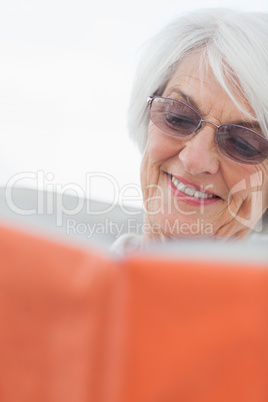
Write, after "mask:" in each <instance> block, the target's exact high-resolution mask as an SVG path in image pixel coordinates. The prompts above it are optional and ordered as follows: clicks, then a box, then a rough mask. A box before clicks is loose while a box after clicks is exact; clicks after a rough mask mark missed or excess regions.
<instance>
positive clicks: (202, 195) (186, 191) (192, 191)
mask: <svg viewBox="0 0 268 402" xmlns="http://www.w3.org/2000/svg"><path fill="white" fill-rule="evenodd" d="M171 180H172V183H173V184H174V186H175V187H176V188H177V189H178V190H180V191H181V192H182V193H184V194H187V195H189V196H191V197H195V198H212V197H215V195H213V194H207V193H202V191H198V190H195V189H194V188H192V187H187V186H186V185H185V184H183V183H182V182H181V181H179V180H178V179H175V177H174V176H172V179H171Z"/></svg>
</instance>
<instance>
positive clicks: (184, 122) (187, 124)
mask: <svg viewBox="0 0 268 402" xmlns="http://www.w3.org/2000/svg"><path fill="white" fill-rule="evenodd" d="M166 123H167V125H168V126H169V127H172V128H174V129H175V130H176V129H177V130H180V129H192V127H194V122H193V120H192V119H189V118H187V117H186V116H180V115H174V114H168V115H166Z"/></svg>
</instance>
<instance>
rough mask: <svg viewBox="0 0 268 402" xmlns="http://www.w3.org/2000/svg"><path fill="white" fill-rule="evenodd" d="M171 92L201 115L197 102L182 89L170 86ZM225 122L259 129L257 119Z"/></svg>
mask: <svg viewBox="0 0 268 402" xmlns="http://www.w3.org/2000/svg"><path fill="white" fill-rule="evenodd" d="M170 91H171V92H175V93H176V94H177V95H179V96H180V97H181V98H182V99H183V100H184V101H185V102H186V103H188V104H189V105H190V106H192V107H193V108H194V109H196V111H197V112H198V113H199V114H200V115H202V114H201V113H200V111H199V107H198V106H197V103H196V102H195V101H194V99H193V98H191V96H189V95H187V94H185V93H184V92H183V91H181V90H180V89H177V88H174V87H171V88H170ZM225 124H234V125H236V126H242V127H245V128H249V129H251V130H259V131H262V130H261V126H260V124H259V123H258V122H257V121H244V120H238V121H235V122H233V123H225Z"/></svg>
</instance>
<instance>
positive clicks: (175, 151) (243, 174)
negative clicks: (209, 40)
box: [141, 56, 268, 239]
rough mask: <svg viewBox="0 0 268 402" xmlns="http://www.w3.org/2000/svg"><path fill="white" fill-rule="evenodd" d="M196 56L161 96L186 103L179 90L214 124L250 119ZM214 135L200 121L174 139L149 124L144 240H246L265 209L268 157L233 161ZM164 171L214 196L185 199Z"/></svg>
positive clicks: (211, 128)
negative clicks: (193, 129)
mask: <svg viewBox="0 0 268 402" xmlns="http://www.w3.org/2000/svg"><path fill="white" fill-rule="evenodd" d="M196 57H198V56H191V57H188V58H186V59H185V60H184V61H183V62H182V63H180V65H179V66H178V68H177V70H176V71H175V72H174V74H173V75H172V77H171V79H170V80H169V82H168V84H167V86H166V88H165V90H164V93H163V94H162V96H165V97H170V98H175V99H178V100H182V101H184V102H185V99H182V98H181V95H179V94H178V93H177V92H176V91H178V90H179V91H182V92H183V93H184V94H186V95H187V96H189V97H190V98H191V99H192V100H193V101H194V103H195V105H192V106H193V107H195V108H196V107H197V108H198V109H197V110H198V112H199V113H200V114H201V116H202V118H203V119H205V120H208V121H210V122H212V123H215V124H217V125H220V124H224V123H233V124H237V122H241V121H244V122H251V121H253V120H252V119H250V118H249V117H248V116H245V115H244V114H242V112H241V111H240V109H239V108H238V107H237V106H236V105H235V103H234V102H233V101H232V100H231V99H230V97H229V96H228V95H227V94H226V92H225V91H224V90H223V89H222V87H221V86H220V84H219V83H218V82H217V81H216V79H215V77H214V76H213V74H212V72H211V71H210V70H209V69H208V71H207V73H206V74H203V73H202V72H201V71H200V70H199V68H198V63H197V60H196ZM148 95H151V94H148ZM186 103H187V102H186ZM188 103H189V102H188ZM240 103H241V105H242V106H243V108H245V109H246V110H247V111H248V112H251V113H252V110H251V108H250V106H249V105H248V103H247V102H246V100H245V99H243V98H242V99H241V97H240ZM215 134H216V128H215V127H214V126H212V125H210V124H204V125H203V127H202V129H201V130H199V131H198V132H197V133H195V134H192V135H190V136H189V137H186V138H178V137H173V136H171V135H169V134H166V133H164V132H163V131H161V130H160V129H159V128H157V127H156V126H155V125H154V124H153V123H152V122H150V124H149V129H148V140H147V145H146V149H145V152H144V155H143V159H142V164H141V185H142V190H143V197H144V207H145V211H146V212H145V223H146V225H145V226H146V229H145V230H144V233H143V234H144V238H151V239H152V238H154V239H159V238H161V239H164V238H167V237H171V238H176V237H189V236H191V237H192V236H202V237H210V238H211V237H213V238H221V239H230V238H245V237H247V236H248V234H249V232H250V230H251V229H252V228H253V226H254V224H255V223H256V222H257V220H258V219H259V218H260V217H261V215H262V214H263V213H264V211H265V210H266V209H267V205H268V159H266V160H265V161H264V162H262V163H260V164H258V165H246V164H241V163H238V162H235V161H233V160H231V159H229V158H228V157H226V156H225V155H223V154H222V153H221V151H220V150H219V149H218V146H217V144H216V142H215ZM168 174H172V175H174V176H176V177H179V178H182V179H183V180H186V182H187V183H190V184H192V185H193V186H197V187H198V188H201V189H202V190H203V191H205V192H206V190H207V191H208V192H210V193H213V194H214V195H216V196H217V197H218V198H216V201H215V199H214V201H213V202H204V203H202V202H200V203H199V204H195V203H192V202H189V201H187V200H186V199H183V198H182V197H180V196H177V195H176V194H174V191H173V192H172V190H171V187H172V186H171V185H170V182H169V176H168Z"/></svg>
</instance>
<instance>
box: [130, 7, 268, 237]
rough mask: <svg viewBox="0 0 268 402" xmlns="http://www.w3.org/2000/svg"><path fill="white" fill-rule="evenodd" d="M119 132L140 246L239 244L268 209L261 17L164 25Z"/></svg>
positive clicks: (267, 100) (189, 19)
mask: <svg viewBox="0 0 268 402" xmlns="http://www.w3.org/2000/svg"><path fill="white" fill-rule="evenodd" d="M146 101H147V102H146ZM129 129H130V135H131V137H132V138H133V139H134V140H135V141H136V142H137V144H138V146H139V149H140V151H141V152H142V153H143V159H142V163H141V185H142V190H143V196H144V210H145V224H144V229H143V239H144V240H145V239H165V238H177V237H193V236H202V237H203V236H205V237H210V238H211V237H213V238H220V239H236V238H246V237H247V236H248V234H249V233H250V231H251V230H252V229H253V228H254V226H255V225H256V223H257V222H258V221H259V220H260V218H261V217H262V215H263V214H264V212H265V210H266V209H267V206H268V159H267V157H268V140H267V135H268V14H262V13H246V12H235V11H232V10H222V9H214V10H203V11H199V12H195V13H192V14H190V15H188V16H184V17H181V18H178V19H177V20H175V21H173V22H172V23H170V24H169V25H168V26H166V28H164V29H163V30H162V31H161V32H160V33H159V34H158V35H156V36H155V37H153V38H152V39H151V40H150V41H149V42H148V43H147V47H146V49H145V51H144V54H143V57H142V58H141V60H140V64H139V66H138V70H137V75H136V80H135V83H134V87H133V91H132V97H131V103H130V109H129ZM124 242H128V241H126V239H125V240H124Z"/></svg>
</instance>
